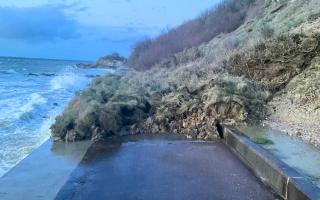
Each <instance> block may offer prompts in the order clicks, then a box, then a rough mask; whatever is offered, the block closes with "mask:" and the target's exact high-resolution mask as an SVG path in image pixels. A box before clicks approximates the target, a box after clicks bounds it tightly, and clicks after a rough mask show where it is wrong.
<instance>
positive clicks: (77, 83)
mask: <svg viewBox="0 0 320 200" xmlns="http://www.w3.org/2000/svg"><path fill="white" fill-rule="evenodd" d="M87 81H88V78H87V77H83V76H80V75H77V74H76V73H74V72H66V73H64V74H62V75H59V76H56V77H54V78H53V79H52V80H51V82H50V83H51V89H52V90H60V89H72V90H79V89H82V88H83V86H84V84H86V82H87Z"/></svg>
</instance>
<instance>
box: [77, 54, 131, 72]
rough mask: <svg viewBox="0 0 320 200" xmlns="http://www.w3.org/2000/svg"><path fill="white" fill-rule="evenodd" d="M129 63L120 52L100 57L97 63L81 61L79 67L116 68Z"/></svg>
mask: <svg viewBox="0 0 320 200" xmlns="http://www.w3.org/2000/svg"><path fill="white" fill-rule="evenodd" d="M126 64H127V59H126V58H125V57H123V56H121V55H120V54H119V53H113V54H110V55H106V56H104V57H101V58H99V59H98V60H97V61H96V62H95V63H93V64H92V63H79V64H77V67H80V68H96V67H103V68H116V67H123V66H125V65H126Z"/></svg>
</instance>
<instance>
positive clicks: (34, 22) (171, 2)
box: [0, 0, 218, 60]
mask: <svg viewBox="0 0 320 200" xmlns="http://www.w3.org/2000/svg"><path fill="white" fill-rule="evenodd" d="M216 2H218V0H5V1H0V44H1V48H0V56H17V57H38V58H59V59H76V60H95V59H96V58H97V57H99V56H102V55H105V54H108V53H111V52H114V51H118V52H120V53H121V54H124V55H128V54H129V52H130V50H131V48H132V46H133V44H134V43H135V42H136V41H139V40H141V39H142V38H145V37H152V36H155V35H157V34H159V33H161V31H163V30H165V29H167V28H170V27H174V26H177V25H179V24H181V23H183V22H184V21H186V20H188V19H192V18H194V17H196V16H198V15H199V14H201V13H202V12H203V11H205V10H206V9H208V8H211V7H213V6H214V4H215V3H216Z"/></svg>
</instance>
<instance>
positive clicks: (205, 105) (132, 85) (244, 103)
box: [51, 72, 269, 142]
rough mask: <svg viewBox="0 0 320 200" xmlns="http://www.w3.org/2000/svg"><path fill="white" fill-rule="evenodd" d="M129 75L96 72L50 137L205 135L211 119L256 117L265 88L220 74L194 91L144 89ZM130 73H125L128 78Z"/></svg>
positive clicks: (212, 131)
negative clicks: (102, 74)
mask: <svg viewBox="0 0 320 200" xmlns="http://www.w3.org/2000/svg"><path fill="white" fill-rule="evenodd" d="M131 76H132V74H130V73H129V72H128V73H127V74H126V75H123V76H122V75H108V76H105V77H99V78H97V79H95V80H94V82H93V83H92V84H91V85H90V86H89V87H88V88H87V89H86V90H85V91H83V92H81V93H79V94H78V95H77V96H76V97H75V98H74V100H73V101H72V102H71V103H70V104H69V106H68V107H67V108H66V109H65V111H64V112H63V114H62V115H61V116H58V117H57V119H56V122H55V124H54V125H53V126H52V127H51V129H52V138H53V139H54V141H66V142H73V141H77V140H83V139H91V140H96V139H100V138H103V137H106V136H112V135H121V134H137V133H167V132H170V133H177V134H184V135H187V136H188V137H190V138H195V139H204V140H210V139H213V138H216V137H217V135H218V134H217V130H216V128H217V127H216V124H217V122H219V123H226V124H234V123H245V122H246V121H248V120H249V119H257V118H259V119H260V118H261V115H263V113H264V104H265V101H266V100H267V99H268V96H269V93H268V92H267V91H264V90H262V89H261V88H260V87H259V86H258V85H256V84H254V82H251V81H249V80H247V79H245V78H241V77H231V76H229V75H227V74H221V76H220V78H218V79H213V80H212V81H211V82H209V84H205V85H203V86H202V87H200V88H198V89H197V90H193V91H191V90H190V89H188V88H186V87H184V88H181V89H178V90H175V91H172V92H170V93H168V94H166V95H164V96H162V95H161V94H159V93H157V92H153V93H150V91H149V92H147V91H148V90H147V87H142V86H141V85H140V84H139V83H138V82H135V81H133V80H134V79H132V77H131ZM129 77H130V78H129Z"/></svg>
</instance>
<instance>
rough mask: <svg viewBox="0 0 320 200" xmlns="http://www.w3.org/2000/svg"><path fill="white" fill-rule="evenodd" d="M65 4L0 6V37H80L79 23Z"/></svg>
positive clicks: (31, 39)
mask: <svg viewBox="0 0 320 200" xmlns="http://www.w3.org/2000/svg"><path fill="white" fill-rule="evenodd" d="M63 9H64V7H63V6H58V5H56V6H38V7H29V8H17V7H0V37H1V38H6V39H21V40H26V41H52V40H56V39H62V40H64V39H71V38H77V37H79V34H77V28H78V24H77V22H75V21H74V20H72V19H71V18H69V17H68V16H66V15H65V14H64V12H63Z"/></svg>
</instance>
